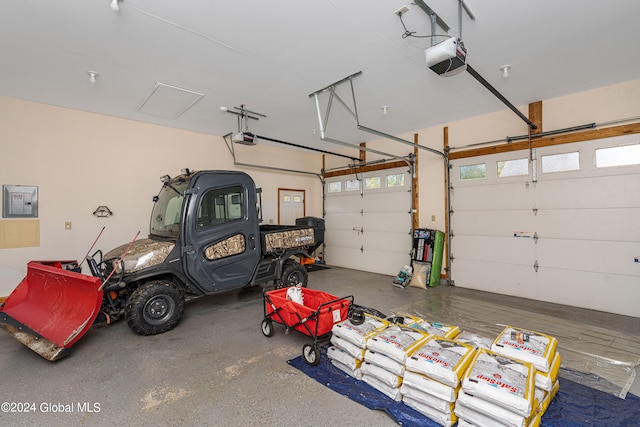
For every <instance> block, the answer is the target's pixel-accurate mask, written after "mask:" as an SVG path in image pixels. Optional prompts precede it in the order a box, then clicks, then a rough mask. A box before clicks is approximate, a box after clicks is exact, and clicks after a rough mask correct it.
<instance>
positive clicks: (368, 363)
mask: <svg viewBox="0 0 640 427" xmlns="http://www.w3.org/2000/svg"><path fill="white" fill-rule="evenodd" d="M429 337H430V335H429V334H427V333H425V332H424V331H419V330H416V329H413V328H408V327H406V326H403V325H396V324H393V325H389V326H388V327H387V328H385V329H383V330H381V331H379V332H377V333H376V334H375V335H373V336H372V337H371V338H369V340H368V341H367V350H366V351H365V353H364V362H363V363H362V365H361V367H360V371H361V372H362V381H364V382H366V383H367V384H369V385H370V386H371V387H373V388H375V389H376V390H378V391H380V392H382V393H384V394H385V395H387V396H388V397H390V398H392V399H393V400H395V401H400V400H401V399H402V394H401V393H400V385H401V384H402V377H403V375H404V365H405V362H406V360H407V355H408V354H410V353H412V352H413V350H414V349H415V348H417V347H419V346H420V345H422V343H423V342H424V341H426V340H427V339H428V338H429Z"/></svg>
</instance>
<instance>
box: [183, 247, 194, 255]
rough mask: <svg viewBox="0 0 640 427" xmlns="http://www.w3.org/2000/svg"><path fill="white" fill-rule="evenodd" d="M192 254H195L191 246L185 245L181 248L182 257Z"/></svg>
mask: <svg viewBox="0 0 640 427" xmlns="http://www.w3.org/2000/svg"><path fill="white" fill-rule="evenodd" d="M193 253H195V251H194V250H193V246H191V245H187V246H183V247H182V255H191V254H193Z"/></svg>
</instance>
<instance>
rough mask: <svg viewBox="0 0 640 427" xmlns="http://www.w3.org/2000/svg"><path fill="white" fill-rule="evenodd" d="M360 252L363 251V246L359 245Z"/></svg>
mask: <svg viewBox="0 0 640 427" xmlns="http://www.w3.org/2000/svg"><path fill="white" fill-rule="evenodd" d="M360 252H362V253H364V246H363V245H360Z"/></svg>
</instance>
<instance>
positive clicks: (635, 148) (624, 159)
mask: <svg viewBox="0 0 640 427" xmlns="http://www.w3.org/2000/svg"><path fill="white" fill-rule="evenodd" d="M631 165H640V144H634V145H623V146H621V147H610V148H598V149H596V167H597V168H609V167H614V166H631Z"/></svg>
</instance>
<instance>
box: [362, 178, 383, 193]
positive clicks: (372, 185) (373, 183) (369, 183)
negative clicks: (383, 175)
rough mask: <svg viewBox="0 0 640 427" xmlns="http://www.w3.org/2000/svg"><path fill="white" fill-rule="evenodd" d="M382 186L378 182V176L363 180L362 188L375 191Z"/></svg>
mask: <svg viewBox="0 0 640 427" xmlns="http://www.w3.org/2000/svg"><path fill="white" fill-rule="evenodd" d="M381 186H382V184H381V182H380V177H379V176H372V177H369V178H365V180H364V188H366V189H367V190H376V189H378V188H381Z"/></svg>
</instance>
